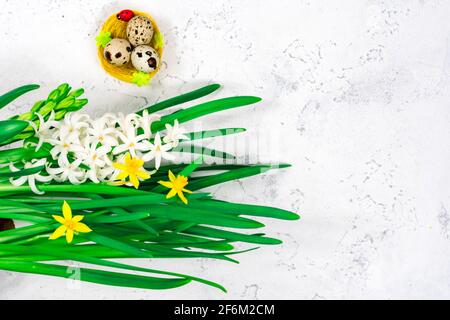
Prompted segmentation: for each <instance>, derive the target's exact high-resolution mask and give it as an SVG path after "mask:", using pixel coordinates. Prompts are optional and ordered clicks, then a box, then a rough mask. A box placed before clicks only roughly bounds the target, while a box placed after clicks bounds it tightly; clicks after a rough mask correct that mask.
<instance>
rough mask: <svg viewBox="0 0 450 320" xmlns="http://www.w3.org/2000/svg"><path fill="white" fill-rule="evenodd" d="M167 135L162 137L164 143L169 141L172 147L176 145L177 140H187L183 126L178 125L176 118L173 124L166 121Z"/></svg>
mask: <svg viewBox="0 0 450 320" xmlns="http://www.w3.org/2000/svg"><path fill="white" fill-rule="evenodd" d="M166 130H167V135H166V136H165V137H164V138H163V141H164V143H171V144H172V147H174V148H175V147H177V146H178V142H179V140H189V137H188V136H186V135H185V133H186V132H185V130H184V128H182V127H180V124H179V123H178V120H175V122H174V125H173V126H172V125H170V124H168V123H166Z"/></svg>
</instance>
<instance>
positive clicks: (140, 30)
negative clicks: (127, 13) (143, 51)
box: [127, 16, 154, 47]
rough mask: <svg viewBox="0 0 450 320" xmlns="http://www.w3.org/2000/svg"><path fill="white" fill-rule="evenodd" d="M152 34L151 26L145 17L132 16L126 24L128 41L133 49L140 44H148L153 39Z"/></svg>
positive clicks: (152, 28)
mask: <svg viewBox="0 0 450 320" xmlns="http://www.w3.org/2000/svg"><path fill="white" fill-rule="evenodd" d="M153 33H154V27H153V24H152V22H151V21H150V19H148V18H147V17H144V16H134V17H133V18H132V19H131V20H130V21H129V22H128V24H127V37H128V40H129V41H130V43H131V44H132V45H133V46H135V47H137V46H139V45H141V44H149V43H150V41H151V40H152V38H153Z"/></svg>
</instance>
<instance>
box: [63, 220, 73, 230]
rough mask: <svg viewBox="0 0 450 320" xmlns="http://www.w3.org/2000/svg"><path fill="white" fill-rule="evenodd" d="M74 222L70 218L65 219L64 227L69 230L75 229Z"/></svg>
mask: <svg viewBox="0 0 450 320" xmlns="http://www.w3.org/2000/svg"><path fill="white" fill-rule="evenodd" d="M75 224H76V222H73V221H72V220H66V223H64V225H65V226H66V228H67V229H69V230H75Z"/></svg>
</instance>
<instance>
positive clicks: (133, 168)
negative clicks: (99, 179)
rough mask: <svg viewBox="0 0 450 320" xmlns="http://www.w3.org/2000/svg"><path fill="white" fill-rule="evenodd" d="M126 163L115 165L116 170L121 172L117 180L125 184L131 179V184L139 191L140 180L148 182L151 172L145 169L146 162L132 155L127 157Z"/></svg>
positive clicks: (116, 163)
mask: <svg viewBox="0 0 450 320" xmlns="http://www.w3.org/2000/svg"><path fill="white" fill-rule="evenodd" d="M124 161H125V163H118V162H115V163H113V166H114V168H116V169H118V170H120V173H119V174H118V175H117V177H116V180H120V181H119V183H120V182H123V183H124V182H125V179H126V178H129V180H130V183H131V184H132V185H133V186H134V187H135V188H136V189H137V188H139V179H141V180H146V179H149V178H150V174H151V172H148V171H146V170H145V169H143V166H144V160H142V159H139V158H132V157H131V155H130V153H127V154H126V155H125V159H124Z"/></svg>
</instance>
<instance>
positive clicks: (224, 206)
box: [189, 200, 300, 220]
mask: <svg viewBox="0 0 450 320" xmlns="http://www.w3.org/2000/svg"><path fill="white" fill-rule="evenodd" d="M189 205H190V207H191V208H199V209H202V210H211V211H214V212H219V213H224V214H233V215H250V216H258V217H267V218H274V219H282V220H298V219H299V218H300V217H299V215H298V214H295V213H293V212H290V211H287V210H283V209H279V208H274V207H266V206H258V205H251V204H243V203H231V202H225V201H218V200H202V201H198V200H192V201H190V203H189Z"/></svg>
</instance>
